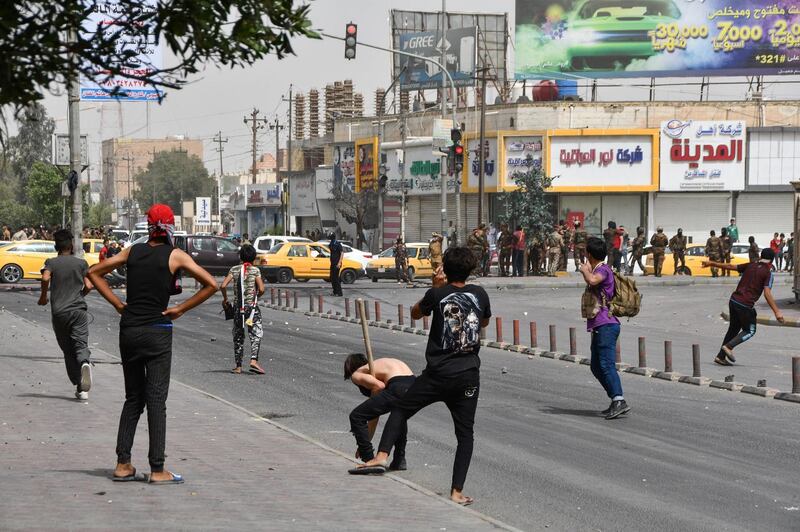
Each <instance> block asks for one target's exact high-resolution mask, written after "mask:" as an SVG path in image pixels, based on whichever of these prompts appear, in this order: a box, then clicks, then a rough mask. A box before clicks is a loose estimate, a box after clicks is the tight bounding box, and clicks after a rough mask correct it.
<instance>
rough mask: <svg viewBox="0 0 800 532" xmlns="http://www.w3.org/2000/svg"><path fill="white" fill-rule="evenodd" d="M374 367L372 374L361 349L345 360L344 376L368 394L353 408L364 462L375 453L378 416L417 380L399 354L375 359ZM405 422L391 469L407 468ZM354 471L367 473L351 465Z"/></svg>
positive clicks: (352, 428)
mask: <svg viewBox="0 0 800 532" xmlns="http://www.w3.org/2000/svg"><path fill="white" fill-rule="evenodd" d="M372 366H373V368H374V370H375V376H374V377H373V376H372V375H370V373H369V365H368V363H367V357H366V356H364V355H363V354H361V353H356V354H353V355H349V356H348V357H347V359H346V360H345V361H344V378H345V380H347V379H350V380H351V381H352V382H353V384H355V385H356V386H357V387H358V389H359V390H361V393H362V394H364V395H365V396H366V397H369V399H367V400H366V401H364V402H363V403H361V404H360V405H358V406H357V407H356V408H355V409H354V410H353V411H352V412H350V431H351V432H352V433H353V436H355V438H356V444H357V445H358V450H357V451H356V458H361V459H362V460H364V461H365V462H367V461H369V460H372V459H373V458H374V457H375V450H374V449H373V447H372V436H373V435H374V434H375V428H376V427H377V426H378V418H379V417H380V416H382V415H383V414H388V413H389V412H391V411H392V408H393V407H394V405H395V404H396V403H397V401H398V400H399V399H400V398H401V397H403V396H404V395H405V394H406V392H407V391H408V389H409V388H410V387H411V385H412V384H414V379H415V377H414V372H412V371H411V368H409V367H408V366H407V365H406V363H405V362H403V361H402V360H397V359H396V358H379V359H377V360H375V361H373V363H372ZM407 432H408V429H407V427H406V425H405V424H403V428H402V430H401V434H400V437H399V438H398V440H397V443H396V444H395V448H394V457H393V459H392V463H391V464H389V469H390V470H392V471H405V469H406V435H407ZM350 473H351V474H366V473H368V472H367V471H364V470H363V469H351V470H350Z"/></svg>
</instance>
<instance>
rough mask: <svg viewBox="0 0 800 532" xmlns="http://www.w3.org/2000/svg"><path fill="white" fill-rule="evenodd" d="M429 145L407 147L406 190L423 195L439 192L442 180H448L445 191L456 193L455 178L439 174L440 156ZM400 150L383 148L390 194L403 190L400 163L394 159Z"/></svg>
mask: <svg viewBox="0 0 800 532" xmlns="http://www.w3.org/2000/svg"><path fill="white" fill-rule="evenodd" d="M433 150H434V147H433V146H432V145H431V144H427V145H423V146H410V147H408V148H406V153H405V161H406V178H405V192H406V195H407V196H426V195H436V194H441V190H442V188H441V187H442V179H445V180H446V181H447V191H448V192H455V190H456V189H455V178H454V177H453V176H444V177H443V176H442V175H441V169H442V167H441V157H439V156H438V155H435V154H434V153H433ZM398 152H401V150H394V149H390V150H386V151H384V153H385V154H386V176H387V177H388V181H387V183H386V192H387V194H388V195H390V196H400V194H401V193H402V190H403V180H402V178H401V171H400V164H399V161H398V160H397V156H398Z"/></svg>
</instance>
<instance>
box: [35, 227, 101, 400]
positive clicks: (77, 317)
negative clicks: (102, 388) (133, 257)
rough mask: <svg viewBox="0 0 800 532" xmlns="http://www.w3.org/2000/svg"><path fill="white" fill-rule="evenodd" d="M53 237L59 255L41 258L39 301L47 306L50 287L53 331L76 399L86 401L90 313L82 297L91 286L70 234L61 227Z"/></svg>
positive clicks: (89, 374) (89, 377) (89, 384)
mask: <svg viewBox="0 0 800 532" xmlns="http://www.w3.org/2000/svg"><path fill="white" fill-rule="evenodd" d="M53 238H54V240H55V247H56V251H57V252H58V256H57V257H53V258H52V259H47V260H46V261H44V267H43V268H42V294H41V295H40V296H39V304H40V305H42V306H44V305H47V292H48V289H50V292H51V295H50V311H51V314H52V320H53V332H54V333H55V334H56V340H57V341H58V346H59V347H60V348H61V351H62V352H63V353H64V364H66V366H67V376H68V377H69V380H70V382H71V383H72V384H73V385H74V386H75V387H76V389H75V398H76V399H78V400H79V401H87V400H88V399H89V390H90V389H91V388H92V365H91V362H90V361H89V356H90V354H91V353H90V351H89V313H88V312H87V308H86V301H85V300H84V296H85V295H86V294H88V293H89V291H90V290H91V289H92V283H90V282H89V280H88V279H87V278H86V273H87V272H88V271H89V265H88V264H87V263H86V261H85V260H83V259H80V258H78V257H76V256H75V255H73V246H72V233H70V232H69V231H67V230H66V229H61V230H59V231H56V232H55V234H54V235H53Z"/></svg>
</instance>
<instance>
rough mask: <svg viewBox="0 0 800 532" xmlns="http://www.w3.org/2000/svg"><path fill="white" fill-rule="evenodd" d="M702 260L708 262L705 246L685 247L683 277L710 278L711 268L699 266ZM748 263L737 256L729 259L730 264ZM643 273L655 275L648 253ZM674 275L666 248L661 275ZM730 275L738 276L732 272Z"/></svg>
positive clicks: (651, 257) (746, 259)
mask: <svg viewBox="0 0 800 532" xmlns="http://www.w3.org/2000/svg"><path fill="white" fill-rule="evenodd" d="M704 260H708V257H707V256H706V246H705V244H689V245H688V246H686V270H684V275H695V276H700V277H709V276H711V268H703V267H702V266H701V264H702V262H703V261H704ZM747 262H750V261H749V259H748V258H746V257H745V258H742V257H740V256H738V255H736V256H733V257H731V264H746V263H747ZM644 272H645V274H646V275H653V274H655V267H654V265H653V254H652V252H651V253H649V254H648V255H647V256H646V257H645V262H644ZM674 273H675V261H674V260H672V252H671V251H670V249H669V248H667V251H666V253H665V254H664V266H663V267H662V268H661V274H662V275H673V274H674ZM732 275H739V274H738V273H736V272H733V273H732Z"/></svg>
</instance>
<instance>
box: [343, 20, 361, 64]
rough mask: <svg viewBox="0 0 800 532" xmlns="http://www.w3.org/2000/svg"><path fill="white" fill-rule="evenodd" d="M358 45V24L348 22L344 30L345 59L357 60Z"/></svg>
mask: <svg viewBox="0 0 800 532" xmlns="http://www.w3.org/2000/svg"><path fill="white" fill-rule="evenodd" d="M356 44H358V24H353V23H352V22H348V23H347V26H345V28H344V58H345V59H355V58H356Z"/></svg>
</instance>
